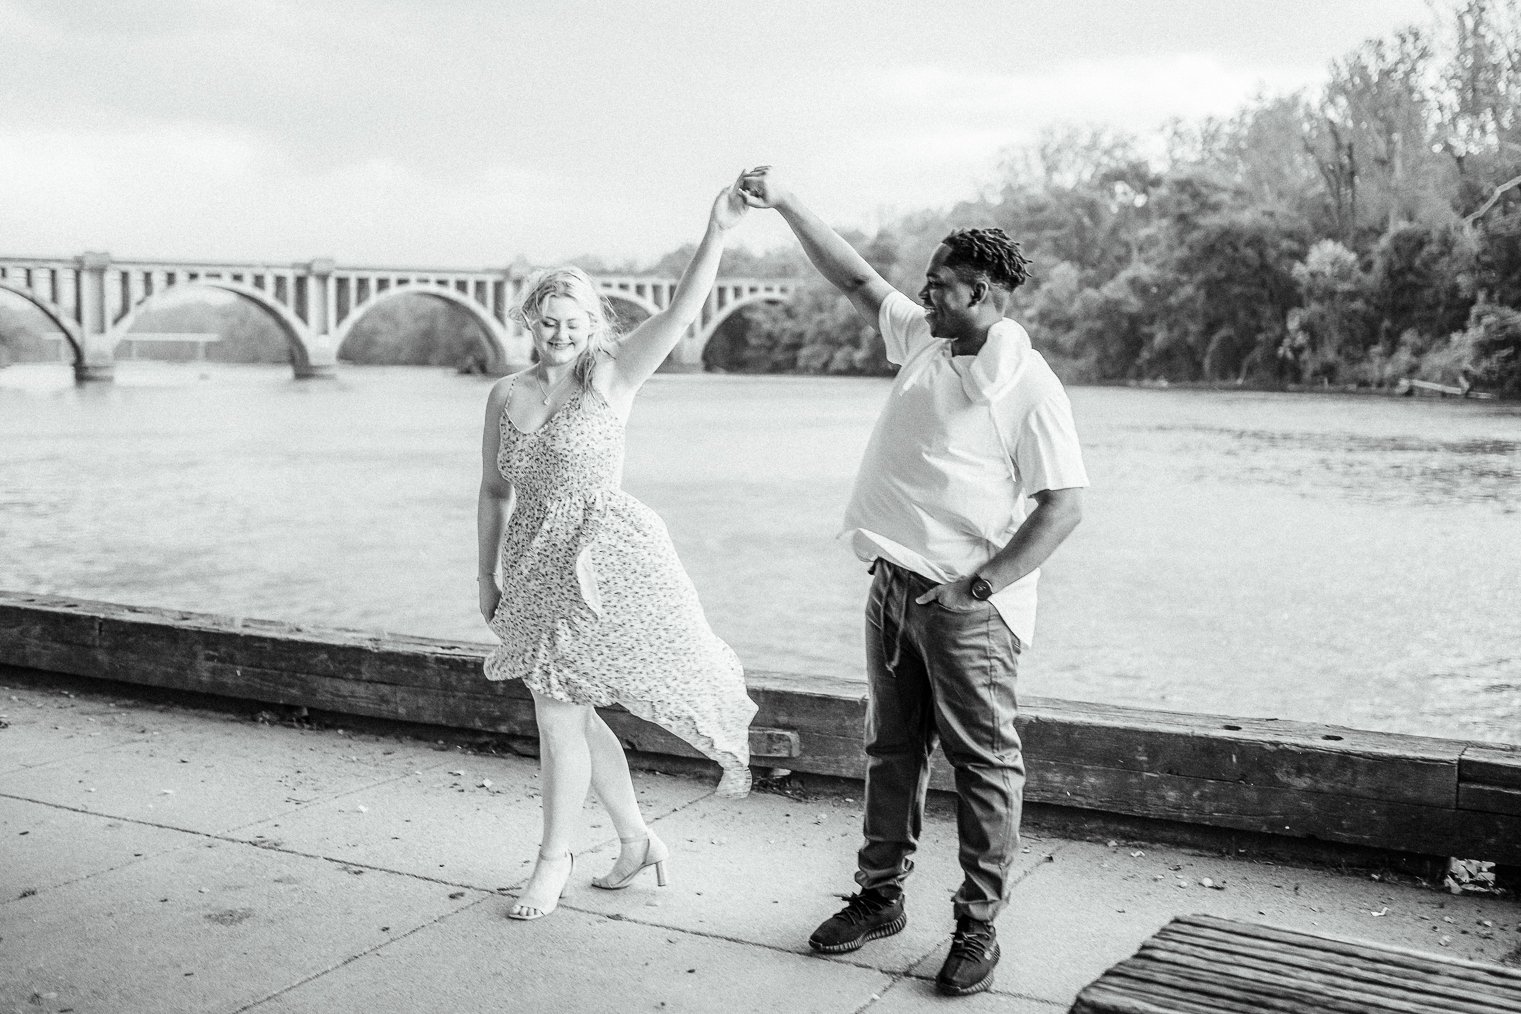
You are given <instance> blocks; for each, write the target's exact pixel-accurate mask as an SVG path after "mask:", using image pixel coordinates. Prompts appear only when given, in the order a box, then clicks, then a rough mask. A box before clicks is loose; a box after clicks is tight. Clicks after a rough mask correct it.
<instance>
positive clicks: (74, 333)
mask: <svg viewBox="0 0 1521 1014" xmlns="http://www.w3.org/2000/svg"><path fill="white" fill-rule="evenodd" d="M0 290H4V291H5V292H9V293H10V294H11V295H13V296H19V297H20V298H21V299H22V300H23V301H24V302H26V303H27V304H29V305H31V306H34V307H36V308H37V309H38V310H40V311H42V315H43V316H44V317H46V318H47V319H48V322H49V323H51V324H53V325H55V326H56V327H57V328H58V330H59V331H60V332H62V333H63V339H64V341H66V342H68V343H69V349H70V351H71V352H72V353H73V356H74V365H75V367H78V366H80V365H81V364H83V363H84V339H83V336H81V334H80V332H79V325H78V324H76V323H74V322H73V321H72V320H70V319H69V315H68V314H66V313H64V312H63V308H62V307H58V306H54V305H53V304H52V303H50V302H48V301H47V300H46V299H43V298H42V297H41V296H39V295H37V293H35V292H33V291H32V290H31V289H27V288H22V287H21V286H18V285H11V284H9V283H7V282H3V281H0Z"/></svg>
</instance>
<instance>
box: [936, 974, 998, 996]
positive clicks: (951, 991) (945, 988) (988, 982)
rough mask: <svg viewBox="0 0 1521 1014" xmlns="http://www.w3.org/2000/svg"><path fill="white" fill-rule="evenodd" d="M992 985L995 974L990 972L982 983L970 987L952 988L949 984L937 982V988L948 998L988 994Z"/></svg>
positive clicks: (983, 978) (975, 983)
mask: <svg viewBox="0 0 1521 1014" xmlns="http://www.w3.org/2000/svg"><path fill="white" fill-rule="evenodd" d="M992 985H993V973H992V972H989V973H988V974H987V975H984V976H983V977H982V979H981V980H980V981H978V982H974V983H972V984H971V985H970V986H952V985H950V984H949V983H944V982H936V983H935V988H936V989H938V990H940V992H942V993H944V994H945V995H946V996H971V995H972V994H973V993H982V992H986V991H987V990H988V989H989V988H990V987H991V986H992Z"/></svg>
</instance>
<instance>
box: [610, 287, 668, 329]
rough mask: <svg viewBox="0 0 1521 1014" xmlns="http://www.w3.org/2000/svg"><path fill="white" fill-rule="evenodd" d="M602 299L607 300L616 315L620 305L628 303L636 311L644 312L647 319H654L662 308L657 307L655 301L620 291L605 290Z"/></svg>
mask: <svg viewBox="0 0 1521 1014" xmlns="http://www.w3.org/2000/svg"><path fill="white" fill-rule="evenodd" d="M602 298H603V299H605V300H606V301H607V302H608V304H609V305H610V306H612V308H613V312H614V313H617V312H618V304H619V303H627V304H628V305H629V306H632V307H634V308H635V309H639V310H643V311H644V313H645V316H646V318H649V317H653V316H655V314H657V313H659V312H660V307H658V306H656V305H655V303H654V301H653V300H650V299H646V298H645V297H643V296H638V295H635V294H634V293H632V292H623V291H619V290H613V291H608V290H607V289H603V290H602ZM641 323H642V322H641ZM636 326H637V325H636Z"/></svg>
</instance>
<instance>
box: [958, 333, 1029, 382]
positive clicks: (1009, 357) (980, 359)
mask: <svg viewBox="0 0 1521 1014" xmlns="http://www.w3.org/2000/svg"><path fill="white" fill-rule="evenodd" d="M1029 353H1030V336H1029V334H1027V333H1026V332H1025V329H1024V328H1022V327H1020V326H1019V324H1018V323H1016V322H1015V321H1012V320H1010V319H1009V318H1007V317H1005V318H1003V319H1002V320H1000V321H998V323H996V324H994V325H993V326H992V327H990V328H989V329H988V340H987V341H986V342H984V343H983V345H982V348H981V349H979V350H978V351H977V354H976V355H975V356H973V357H972V364H971V367H970V368H969V369H966V370H964V371H962V373H961V386H962V389H963V390H964V391H965V392H966V396H967V397H968V398H970V399H971V400H972V401H974V402H991V401H992V400H993V399H994V398H996V397H997V396H998V395H999V394H1001V393H1002V392H1003V391H1005V390H1006V389H1007V388H1009V387H1010V386H1011V385H1012V384H1013V383H1014V382H1015V381H1016V380H1017V379H1019V375H1020V373H1022V372H1023V371H1024V368H1025V364H1026V363H1027V362H1028V361H1029Z"/></svg>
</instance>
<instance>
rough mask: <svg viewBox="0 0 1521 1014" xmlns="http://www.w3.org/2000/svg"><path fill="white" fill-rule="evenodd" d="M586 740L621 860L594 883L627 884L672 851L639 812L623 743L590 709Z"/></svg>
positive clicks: (596, 786)
mask: <svg viewBox="0 0 1521 1014" xmlns="http://www.w3.org/2000/svg"><path fill="white" fill-rule="evenodd" d="M586 739H587V742H588V744H589V745H590V747H591V761H592V776H591V777H592V788H593V789H595V790H596V792H597V798H598V799H600V800H601V801H602V805H603V806H604V807H606V808H607V813H608V816H609V817H611V818H612V821H613V827H614V828H616V829H617V831H618V842H619V850H618V861H617V862H616V863H614V864H613V868H612V869H610V870H608V871H607V873H606V874H604V875H603V876H601V877H598V878H597V879H596V880H594V881H593V883H594V884H595V885H596V886H598V887H625V886H627V884H628V881H629V879H630V878H632V877H633V875H634V874H635V873H638V872H639V871H640V870H641V869H643V868H644V867H645V866H647V865H651V864H653V863H657V862H660V863H663V862H665V860H666V858H667V857H668V856H669V855H670V851H669V850H668V849H667V848H666V847H665V843H664V842H662V841H661V840H660V839H659V838H658V837H656V836H655V835H654V833H653V832H651V831H650V829H649V827H648V825H646V824H645V822H644V815H643V814H641V813H640V812H639V799H638V797H637V796H636V795H635V794H634V781H633V779H632V778H631V777H630V776H629V773H628V758H627V757H625V756H624V754H623V744H622V743H620V742H618V737H617V735H616V734H615V733H614V732H613V730H612V729H609V728H608V727H607V723H606V722H604V721H603V720H602V716H601V715H598V714H597V713H596V711H593V712H592V713H591V718H590V720H589V722H588V730H587V737H586ZM663 871H664V867H661V870H660V871H657V872H660V873H661V883H664V873H663Z"/></svg>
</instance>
